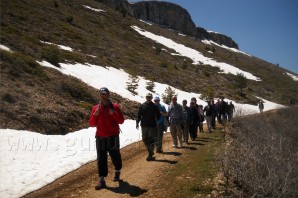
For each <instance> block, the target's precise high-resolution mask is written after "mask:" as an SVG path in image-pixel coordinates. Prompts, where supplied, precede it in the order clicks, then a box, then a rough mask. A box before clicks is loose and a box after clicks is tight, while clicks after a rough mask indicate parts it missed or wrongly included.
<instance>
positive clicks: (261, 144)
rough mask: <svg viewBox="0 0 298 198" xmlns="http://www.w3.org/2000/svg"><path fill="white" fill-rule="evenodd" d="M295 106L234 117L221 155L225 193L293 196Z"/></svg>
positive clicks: (297, 174) (296, 148) (297, 131)
mask: <svg viewBox="0 0 298 198" xmlns="http://www.w3.org/2000/svg"><path fill="white" fill-rule="evenodd" d="M297 110H298V107H293V108H286V109H282V110H279V111H276V112H274V113H267V114H261V115H255V116H249V117H245V118H240V119H236V120H235V122H234V123H233V124H232V125H231V126H230V128H229V132H230V133H229V135H228V141H227V142H228V144H227V148H226V151H225V154H224V155H223V156H222V171H223V175H224V179H225V187H226V192H225V194H226V195H230V196H237V197H296V196H297V195H298V191H297V182H298V181H297V178H298V171H297V163H298V158H297V155H298V152H297V151H298V144H297V140H298V135H297V134H298V128H297V120H296V118H297V117H298V111H297Z"/></svg>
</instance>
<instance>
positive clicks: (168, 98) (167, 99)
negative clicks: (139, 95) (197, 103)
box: [162, 86, 176, 104]
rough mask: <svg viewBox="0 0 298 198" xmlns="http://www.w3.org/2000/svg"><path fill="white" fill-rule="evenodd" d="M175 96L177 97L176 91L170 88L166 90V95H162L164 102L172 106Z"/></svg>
mask: <svg viewBox="0 0 298 198" xmlns="http://www.w3.org/2000/svg"><path fill="white" fill-rule="evenodd" d="M174 95H176V92H175V90H173V89H172V88H171V87H170V86H168V87H167V88H166V90H165V93H164V94H162V101H163V102H164V103H166V104H170V103H171V100H172V97H173V96H174Z"/></svg>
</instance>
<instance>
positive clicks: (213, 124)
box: [211, 114, 216, 129]
mask: <svg viewBox="0 0 298 198" xmlns="http://www.w3.org/2000/svg"><path fill="white" fill-rule="evenodd" d="M215 117H216V115H215V114H212V120H211V126H212V128H213V129H215V123H216V122H215Z"/></svg>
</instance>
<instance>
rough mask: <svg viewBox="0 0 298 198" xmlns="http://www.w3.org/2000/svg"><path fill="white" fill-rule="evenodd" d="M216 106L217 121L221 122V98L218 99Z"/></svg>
mask: <svg viewBox="0 0 298 198" xmlns="http://www.w3.org/2000/svg"><path fill="white" fill-rule="evenodd" d="M215 106H216V110H217V121H218V123H219V124H221V123H222V120H221V114H220V99H218V100H217V102H216V104H215Z"/></svg>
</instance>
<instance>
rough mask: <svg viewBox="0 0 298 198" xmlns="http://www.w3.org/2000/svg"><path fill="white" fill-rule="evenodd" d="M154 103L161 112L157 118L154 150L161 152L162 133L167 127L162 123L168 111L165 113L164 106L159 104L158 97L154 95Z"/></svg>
mask: <svg viewBox="0 0 298 198" xmlns="http://www.w3.org/2000/svg"><path fill="white" fill-rule="evenodd" d="M154 103H155V105H156V106H157V107H158V109H159V111H160V114H161V116H160V118H159V120H157V141H156V145H157V148H156V152H157V153H162V152H163V149H162V139H163V133H164V132H165V131H166V130H167V127H168V126H165V124H164V123H165V119H167V118H166V117H165V116H167V115H168V113H167V110H166V108H165V106H163V105H161V104H160V98H159V97H158V96H155V97H154ZM166 121H167V120H166Z"/></svg>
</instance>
